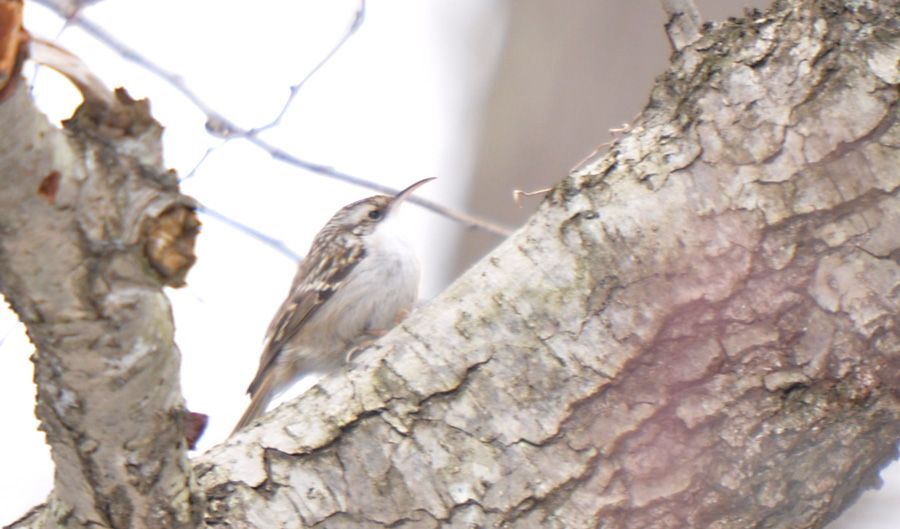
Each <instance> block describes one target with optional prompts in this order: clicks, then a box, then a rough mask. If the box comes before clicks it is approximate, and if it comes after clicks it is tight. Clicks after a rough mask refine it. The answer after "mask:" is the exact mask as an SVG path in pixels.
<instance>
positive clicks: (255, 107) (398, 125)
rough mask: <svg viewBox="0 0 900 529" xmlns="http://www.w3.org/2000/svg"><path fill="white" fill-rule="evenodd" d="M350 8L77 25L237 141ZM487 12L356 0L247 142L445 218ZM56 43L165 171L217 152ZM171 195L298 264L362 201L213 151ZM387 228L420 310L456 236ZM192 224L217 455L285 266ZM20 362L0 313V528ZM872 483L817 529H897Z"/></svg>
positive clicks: (164, 105)
mask: <svg viewBox="0 0 900 529" xmlns="http://www.w3.org/2000/svg"><path fill="white" fill-rule="evenodd" d="M356 6H357V2H356V1H353V0H328V1H322V0H318V1H316V0H303V1H298V0H264V1H260V2H255V3H253V4H247V3H246V2H230V1H221V0H218V1H215V0H193V1H190V2H184V1H179V0H156V1H154V2H133V1H128V0H106V1H105V2H101V3H100V4H98V5H96V6H93V7H90V8H88V9H86V10H85V11H84V14H85V15H86V16H87V17H88V18H90V19H91V20H93V21H94V22H96V23H99V24H100V25H102V26H103V27H104V28H105V29H107V30H108V31H110V32H112V33H113V34H114V35H116V36H117V37H118V38H119V39H120V40H122V41H124V42H125V43H127V44H128V45H129V46H131V47H133V48H135V49H137V50H139V51H140V52H142V53H143V54H145V55H146V56H148V57H149V58H150V59H152V60H153V61H154V62H156V63H157V64H159V65H161V66H163V67H164V68H166V69H168V70H170V71H173V72H176V73H178V74H180V75H181V76H182V77H183V78H184V80H185V82H186V83H187V84H188V85H189V86H190V87H191V88H192V89H193V91H194V92H195V93H196V94H198V95H199V96H200V97H201V98H202V99H203V100H204V101H205V102H206V103H207V104H208V105H210V106H211V107H212V108H214V109H216V110H217V111H218V112H220V113H221V114H223V115H225V116H227V117H229V118H231V119H233V120H235V121H236V122H237V124H238V125H241V126H245V127H253V126H258V125H262V124H265V123H266V122H268V121H269V120H270V119H271V118H272V117H274V116H275V115H276V114H277V112H278V110H279V109H280V108H281V105H282V103H283V101H284V99H285V98H286V97H287V95H288V87H289V86H290V85H292V84H295V83H296V82H297V81H299V80H300V79H301V78H302V77H303V76H304V75H305V73H306V72H307V71H308V70H309V69H310V68H312V67H313V66H314V65H315V64H316V63H317V62H318V61H319V60H320V59H321V58H322V57H323V56H324V55H325V54H326V53H327V52H328V50H329V49H330V48H331V47H332V46H333V44H334V43H335V42H336V41H337V40H338V39H339V38H340V36H341V35H342V34H343V32H344V30H345V29H346V27H347V25H348V24H349V22H350V21H351V20H352V17H353V14H354V12H355V9H356ZM502 14H503V2H502V1H495V2H489V1H486V0H454V1H453V2H446V1H443V2H442V1H440V0H390V1H384V0H371V1H370V2H369V3H368V6H367V13H366V21H365V23H364V24H363V26H362V28H361V29H360V30H359V32H358V33H357V34H356V35H355V36H354V37H352V38H351V39H350V41H349V42H348V43H347V44H346V45H345V47H344V48H342V49H341V50H340V51H339V52H338V53H337V55H336V56H335V57H334V58H333V60H332V61H331V62H329V63H328V64H327V65H326V66H325V67H324V68H323V69H322V70H321V71H320V72H319V73H318V74H317V75H316V76H315V77H314V78H313V79H312V80H311V81H310V82H309V83H307V85H305V86H304V88H303V89H302V90H301V92H300V93H299V94H298V96H297V98H296V99H295V101H294V103H293V105H292V106H291V108H290V110H289V111H288V114H287V115H286V116H285V118H284V120H283V122H282V123H281V125H280V126H278V127H277V128H276V129H273V130H272V131H269V132H267V133H265V134H264V135H263V137H264V138H265V139H266V140H267V141H270V142H272V143H274V144H275V145H276V146H278V147H281V148H283V149H285V150H286V151H288V152H290V153H292V154H295V155H297V156H298V157H300V158H303V159H306V160H309V161H313V162H316V163H321V164H324V165H330V166H333V167H334V168H336V169H338V170H341V171H344V172H347V173H351V174H353V175H355V176H360V177H363V178H367V179H371V180H374V181H377V182H379V183H383V184H387V185H391V186H393V187H395V188H401V187H403V186H405V185H407V184H409V183H412V182H414V181H416V180H418V179H421V178H424V177H428V176H437V177H438V178H439V180H437V181H435V182H432V183H429V184H428V185H426V186H424V187H423V188H422V189H421V190H419V191H418V192H417V194H420V195H422V196H426V197H429V198H432V199H435V200H438V201H440V202H442V203H444V204H447V205H455V206H458V205H459V202H460V201H461V199H462V196H463V195H464V193H465V192H466V190H467V186H468V185H470V184H469V183H467V182H466V181H465V178H466V176H465V175H466V174H467V169H468V166H469V164H470V162H471V153H470V151H469V148H470V147H471V145H472V144H473V143H474V142H476V141H477V138H475V133H474V130H473V129H471V128H470V125H473V123H470V120H472V119H474V118H473V116H472V114H471V112H470V111H471V109H472V107H474V106H476V105H478V104H480V103H481V98H482V97H483V95H484V94H483V90H484V89H485V88H486V87H487V84H488V82H489V81H490V74H491V72H492V68H493V66H494V63H495V60H496V57H497V54H498V53H499V51H500V45H501V39H502V37H503V27H502V20H503V18H502ZM61 27H62V21H61V20H60V19H59V18H57V17H56V16H55V15H53V14H51V13H50V12H49V11H47V10H45V9H43V8H42V7H40V6H37V5H35V4H30V3H26V28H27V29H28V30H29V31H30V32H32V33H33V34H35V35H39V36H42V37H44V38H49V39H52V38H53V37H54V36H55V35H56V34H57V32H58V31H59V29H60V28H61ZM656 29H657V28H655V29H654V30H656ZM659 30H660V31H661V28H659ZM57 42H58V43H59V44H60V45H62V46H63V47H65V48H67V49H69V50H70V51H72V52H73V53H75V54H76V55H78V56H80V57H81V58H82V59H83V60H84V61H85V62H86V64H88V66H89V67H90V68H91V69H92V70H93V71H94V72H95V73H96V74H98V75H99V76H100V77H101V78H102V79H104V80H105V81H106V82H107V84H108V85H109V86H125V87H126V88H127V90H128V91H129V93H130V94H131V95H132V96H133V97H136V98H137V97H149V98H150V101H151V105H152V110H153V114H154V116H155V117H156V118H157V119H158V120H159V121H160V122H161V123H162V124H163V125H164V127H165V129H166V133H165V135H164V149H165V156H166V163H167V164H168V165H169V166H171V167H173V168H175V169H176V170H177V171H178V173H179V174H180V175H181V176H184V175H186V174H188V173H189V172H190V171H191V169H192V168H193V167H194V166H195V165H196V164H197V162H198V161H199V160H200V158H201V157H202V156H203V154H204V152H205V151H206V149H207V148H208V147H211V146H215V145H219V144H221V143H222V141H221V140H218V139H215V138H213V137H211V136H210V135H209V134H207V133H206V131H205V130H204V126H203V125H204V122H205V116H204V115H203V114H202V113H201V112H200V111H199V110H197V109H196V107H194V106H193V105H192V104H191V103H190V102H188V101H187V100H186V99H185V98H184V97H183V96H182V95H180V94H179V93H178V92H177V91H175V90H174V89H173V88H171V87H170V86H169V85H167V84H166V83H164V82H163V81H161V80H160V79H158V78H157V77H155V76H153V75H152V74H149V73H147V72H146V71H145V70H143V69H141V68H140V67H137V66H135V65H132V64H130V63H128V62H127V61H124V60H123V59H121V58H120V57H119V56H118V55H116V54H115V53H114V52H113V51H111V50H109V49H108V48H107V47H106V46H105V45H103V44H101V43H98V42H97V41H95V40H94V39H93V38H91V37H89V36H87V35H86V34H85V33H83V32H82V31H81V30H79V29H77V28H70V29H67V30H66V31H65V32H64V33H63V34H62V36H61V38H60V39H59V40H58V41H57ZM473 49H475V50H477V51H476V52H475V53H472V51H473ZM26 73H28V72H26ZM37 79H38V83H37V86H36V87H35V96H36V98H37V100H38V102H39V104H40V105H41V107H42V108H44V109H45V111H46V112H47V113H48V115H49V116H50V117H51V119H53V120H59V119H62V118H65V117H68V116H69V115H70V114H71V111H72V109H73V108H74V106H75V105H76V104H77V103H78V101H79V97H78V95H77V93H76V91H75V90H74V89H73V88H72V87H71V86H70V85H69V84H68V82H67V81H65V80H63V79H61V78H60V77H58V76H56V75H55V74H52V73H50V72H48V71H47V70H42V71H41V72H40V73H39V74H38V78H37ZM611 125H614V124H611ZM183 191H184V192H185V193H186V194H188V195H191V196H193V197H195V198H197V199H198V200H200V201H201V202H202V203H203V204H204V205H205V206H207V207H209V208H211V209H213V210H216V211H218V212H220V213H223V214H226V215H228V216H229V217H231V218H234V219H236V220H238V221H240V222H242V223H244V224H248V225H250V226H252V227H253V228H255V229H257V230H259V231H261V232H263V233H265V234H267V235H269V236H271V237H274V238H276V239H279V240H281V241H283V242H284V243H285V244H287V245H288V246H289V247H291V248H292V249H293V250H294V251H295V252H296V253H298V254H301V255H302V254H304V253H305V252H306V249H307V246H308V244H309V242H310V240H311V238H312V237H313V235H314V234H315V232H316V231H317V230H318V229H319V228H320V227H321V226H322V225H323V224H324V222H325V221H326V220H327V219H328V218H329V217H330V216H331V214H332V213H333V212H334V211H336V210H337V209H338V208H339V207H341V206H342V205H344V204H346V203H348V202H351V201H353V200H356V199H359V198H362V197H364V196H368V195H371V194H372V192H370V191H367V190H365V189H361V188H355V187H352V186H349V185H346V184H341V183H336V182H334V181H331V180H327V179H325V178H323V177H321V176H318V175H315V174H312V173H308V172H304V171H301V170H299V169H297V168H294V167H291V166H288V165H286V164H282V163H279V162H276V161H274V160H272V159H271V157H270V156H269V155H268V154H267V153H265V152H264V151H262V150H260V149H259V148H257V147H254V146H252V145H249V144H248V143H246V142H243V141H241V140H235V141H232V142H230V143H228V144H227V145H226V146H224V147H222V148H220V149H218V150H216V151H215V152H213V153H212V154H211V155H210V156H209V158H207V159H206V160H205V161H204V163H203V164H202V165H200V167H199V169H198V171H197V172H196V174H195V175H194V176H193V177H192V178H190V179H189V180H187V181H185V182H184V184H183ZM404 215H405V216H406V217H407V223H406V224H407V225H409V227H410V237H411V239H412V240H413V243H414V244H415V246H416V248H417V250H418V251H419V255H420V256H421V258H422V261H423V284H422V285H423V291H422V294H423V298H425V299H427V298H430V297H432V296H433V295H434V294H436V293H437V292H439V291H440V290H441V289H442V288H443V287H444V286H445V285H446V283H447V281H448V278H445V277H443V276H444V274H443V267H442V263H443V262H444V261H445V260H446V255H447V252H448V251H451V249H452V247H453V242H454V241H455V238H456V237H459V236H461V230H460V229H459V227H458V226H456V225H454V224H453V223H451V222H449V221H447V220H445V219H441V218H439V217H437V216H435V215H433V214H431V213H429V212H426V211H423V210H422V209H420V208H417V207H415V206H406V208H405V212H404ZM201 220H202V221H203V223H204V225H203V232H202V234H201V236H200V237H199V238H198V243H197V254H198V257H199V259H198V262H197V264H196V265H195V266H194V268H193V270H192V271H191V273H190V275H189V276H188V287H186V288H184V289H180V290H170V291H169V295H170V298H171V299H172V303H173V309H174V312H175V318H176V324H177V342H178V345H179V347H180V348H181V351H182V385H183V390H184V394H185V397H186V399H187V404H188V406H189V407H190V409H192V410H194V411H198V412H202V413H206V414H208V415H209V416H210V424H209V427H208V429H207V431H206V433H205V435H204V437H203V439H202V441H201V445H200V449H201V450H202V449H205V448H208V447H209V446H212V445H213V444H216V443H218V442H221V441H222V440H223V439H224V438H225V437H226V436H227V435H228V433H229V432H230V430H231V428H232V427H233V425H234V423H235V422H236V420H237V418H238V417H239V416H240V414H241V413H242V412H243V410H244V407H245V406H246V404H247V398H246V396H245V394H244V390H245V388H246V386H247V384H248V383H249V381H250V378H251V377H252V376H253V374H254V373H255V371H256V366H257V362H258V355H259V352H260V348H261V344H262V338H263V334H264V331H265V329H266V327H267V325H268V323H269V320H270V319H271V317H272V314H273V311H274V310H275V308H276V307H278V305H279V304H280V303H281V301H282V299H283V297H284V295H285V294H286V290H287V288H288V285H289V284H290V280H291V278H292V276H293V273H294V268H295V264H294V263H293V262H291V261H290V260H288V259H287V258H285V257H284V256H282V255H281V254H279V253H277V252H276V251H275V250H273V249H271V248H270V247H268V246H266V245H264V244H262V243H261V242H259V241H257V240H255V239H253V238H250V237H248V236H246V235H244V234H242V233H240V232H238V231H236V230H235V229H234V228H232V227H229V226H227V225H225V224H223V223H221V222H220V221H218V220H215V219H212V218H209V217H206V216H204V217H202V218H201ZM31 351H32V347H31V345H30V343H29V342H28V341H27V339H26V337H25V335H24V331H23V329H22V328H21V326H20V325H19V324H18V323H17V322H16V319H15V317H14V316H13V315H12V314H11V313H10V312H9V311H5V310H0V396H2V398H3V402H5V403H7V404H6V405H4V406H2V407H0V421H2V424H3V425H4V441H3V444H2V449H0V469H2V472H0V526H2V525H5V524H7V523H9V522H11V521H13V520H14V519H16V518H17V517H18V516H20V515H21V514H23V513H24V512H25V511H26V510H27V509H29V508H30V507H32V506H33V505H36V504H38V503H40V502H42V501H43V500H44V499H45V497H46V495H47V493H48V492H49V491H50V489H51V486H52V463H51V461H50V459H49V453H48V450H47V448H46V446H45V445H44V438H43V434H41V433H38V432H37V430H36V428H37V421H36V420H35V418H34V404H33V401H34V386H33V385H32V383H31V377H32V366H31V363H30V361H29V360H28V356H29V355H30V354H31ZM885 478H886V479H888V480H889V481H890V487H888V488H885V489H884V490H882V491H881V492H879V493H878V494H873V493H868V494H867V495H866V496H865V497H864V498H863V501H861V502H860V504H858V505H857V507H855V508H854V516H855V520H856V522H855V523H853V524H852V525H851V524H849V523H847V522H846V520H847V519H848V518H849V517H845V518H843V519H842V521H841V522H839V524H835V526H834V527H835V529H836V528H837V527H838V525H840V527H841V528H843V529H850V528H851V527H852V528H853V529H897V527H900V507H898V505H900V469H898V466H897V465H895V466H894V467H892V468H891V469H889V471H888V472H886V475H885ZM867 504H868V505H867ZM873 506H874V507H873ZM891 506H893V509H894V510H893V514H892V513H891V512H890V511H889V510H888V509H890V508H891ZM879 509H880V510H879ZM867 513H872V514H871V515H868V516H867ZM867 518H870V519H867Z"/></svg>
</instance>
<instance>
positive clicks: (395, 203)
mask: <svg viewBox="0 0 900 529" xmlns="http://www.w3.org/2000/svg"><path fill="white" fill-rule="evenodd" d="M432 180H436V178H434V177H431V178H425V179H424V180H419V181H418V182H416V183H415V184H413V185H411V186H409V187H407V188H406V189H404V190H403V191H400V192H399V193H397V194H396V195H394V199H393V200H392V201H391V210H392V211H393V210H395V209H397V208H398V207H399V206H400V204H402V203H403V202H404V201H405V200H406V199H407V198H409V196H410V195H412V194H413V191H415V190H416V189H419V187H421V186H422V184H427V183H428V182H431V181H432Z"/></svg>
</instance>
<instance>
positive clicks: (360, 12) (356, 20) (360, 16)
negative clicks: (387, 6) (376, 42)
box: [249, 0, 366, 136]
mask: <svg viewBox="0 0 900 529" xmlns="http://www.w3.org/2000/svg"><path fill="white" fill-rule="evenodd" d="M365 17H366V0H360V2H359V8H357V10H356V16H355V17H353V21H352V22H351V23H350V27H348V28H347V31H345V32H344V34H343V35H342V36H341V38H340V40H338V42H337V43H336V44H335V45H334V47H332V48H331V51H329V52H328V53H327V54H326V55H325V57H323V58H322V60H320V61H319V63H318V64H316V65H315V66H314V67H313V69H312V70H310V71H309V72H308V73H307V74H306V76H305V77H304V78H303V79H301V80H300V82H299V83H297V84H295V85H294V86H292V87H291V93H290V95H289V96H288V98H287V101H285V102H284V106H282V107H281V111H280V112H279V113H278V115H277V116H275V119H273V120H272V121H271V122H269V123H267V124H265V125H262V126H261V127H256V128H254V129H251V130H250V131H249V134H250V135H251V136H255V135H257V134H259V133H260V132H263V131H265V130H268V129H271V128H272V127H275V126H276V125H278V124H279V123H281V118H283V117H284V115H285V113H287V109H288V108H289V107H290V106H291V103H292V102H293V101H294V97H296V96H297V93H298V92H299V91H300V89H301V88H302V87H303V85H304V84H306V82H307V81H309V80H310V79H311V78H312V76H313V75H315V74H316V73H317V72H318V71H319V70H320V69H321V68H322V67H323V66H325V64H326V63H328V61H330V60H331V58H332V57H333V56H334V54H335V53H337V51H338V50H339V49H341V47H342V46H343V45H344V43H346V42H347V41H348V40H350V37H352V36H353V34H354V33H356V30H358V29H359V28H360V26H362V23H363V21H364V20H365Z"/></svg>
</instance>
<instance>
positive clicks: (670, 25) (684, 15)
mask: <svg viewBox="0 0 900 529" xmlns="http://www.w3.org/2000/svg"><path fill="white" fill-rule="evenodd" d="M661 1H662V6H663V9H664V10H665V12H666V17H667V20H666V34H667V35H668V36H669V44H670V45H671V46H672V50H673V51H681V50H683V49H684V48H686V47H687V46H690V45H691V44H693V43H694V42H696V41H697V39H699V38H700V36H701V35H702V31H701V26H702V24H703V19H702V18H701V16H700V10H698V9H697V6H696V5H694V0H661Z"/></svg>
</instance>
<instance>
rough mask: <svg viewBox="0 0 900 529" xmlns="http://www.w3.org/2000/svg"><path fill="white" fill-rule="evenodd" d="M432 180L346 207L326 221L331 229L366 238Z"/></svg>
mask: <svg viewBox="0 0 900 529" xmlns="http://www.w3.org/2000/svg"><path fill="white" fill-rule="evenodd" d="M431 180H434V178H426V179H424V180H419V181H418V182H416V183H415V184H413V185H411V186H409V187H407V188H406V189H404V190H403V191H400V192H399V193H397V194H396V195H375V196H371V197H368V198H364V199H362V200H358V201H356V202H354V203H352V204H349V205H346V206H344V207H343V208H341V209H340V211H338V212H337V213H335V214H334V217H332V218H331V220H330V221H328V225H329V226H332V227H333V228H337V229H341V230H346V231H351V232H353V233H354V234H355V235H357V236H360V237H362V236H366V235H369V234H371V233H373V232H374V231H375V229H376V228H377V227H378V226H379V225H381V224H383V223H384V222H385V221H386V220H388V219H390V218H391V217H392V216H394V215H395V214H396V212H397V209H398V208H399V207H400V205H401V204H402V203H403V202H404V201H406V199H407V198H409V196H410V195H412V193H413V192H414V191H415V190H416V189H418V188H419V187H420V186H421V185H422V184H425V183H427V182H430V181H431Z"/></svg>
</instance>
